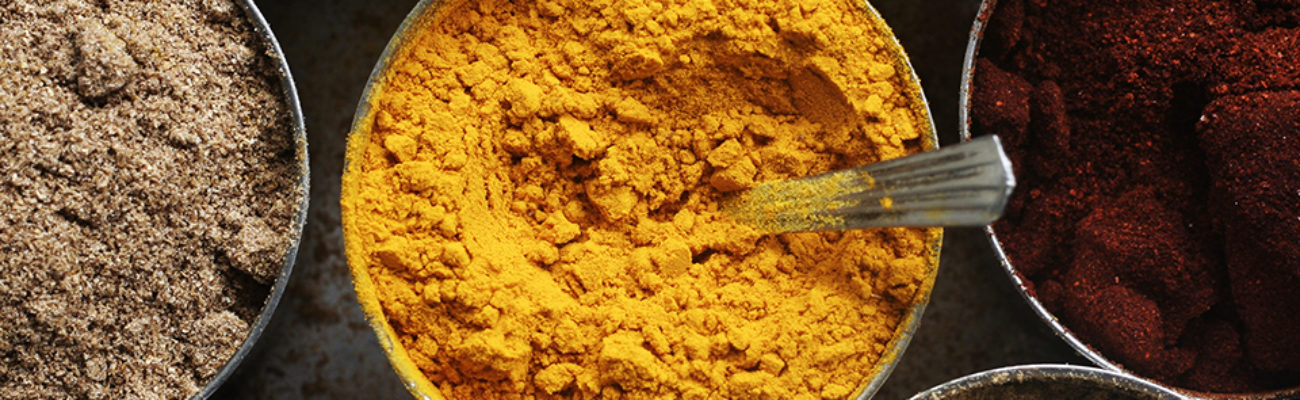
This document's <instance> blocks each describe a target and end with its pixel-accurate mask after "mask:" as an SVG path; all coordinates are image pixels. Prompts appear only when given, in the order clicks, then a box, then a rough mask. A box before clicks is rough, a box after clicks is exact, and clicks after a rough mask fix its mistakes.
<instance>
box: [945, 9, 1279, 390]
mask: <svg viewBox="0 0 1300 400" xmlns="http://www.w3.org/2000/svg"><path fill="white" fill-rule="evenodd" d="M996 7H997V0H983V1H982V2H981V4H980V9H979V12H978V13H977V14H976V17H975V22H974V24H973V25H972V26H971V30H970V39H969V42H968V43H967V46H966V57H965V60H964V61H963V64H962V76H961V89H960V92H959V93H958V96H957V104H958V110H957V112H958V122H959V124H960V126H961V131H960V136H961V140H962V141H967V140H970V138H971V131H970V127H971V115H970V110H971V91H972V86H973V83H974V80H975V58H976V56H977V55H978V54H979V46H980V41H981V40H982V39H983V37H984V30H985V29H986V28H987V25H988V21H989V19H990V18H991V17H992V15H993V12H994V10H995V8H996ZM984 233H985V236H987V237H988V239H989V244H990V245H992V246H993V251H994V254H996V255H997V258H998V262H999V263H1000V264H1002V269H1003V270H1004V271H1005V272H1006V273H1007V276H1008V277H1009V278H1011V283H1012V284H1014V285H1015V288H1016V291H1017V292H1019V293H1020V296H1021V297H1022V298H1024V299H1025V301H1026V302H1028V303H1029V308H1031V309H1033V310H1034V314H1036V315H1038V317H1039V319H1040V320H1042V321H1043V322H1044V323H1045V324H1047V326H1048V328H1050V329H1051V331H1052V333H1053V334H1055V335H1056V337H1058V338H1061V340H1064V341H1065V343H1066V344H1069V345H1070V347H1071V348H1073V349H1074V350H1075V352H1077V353H1079V355H1082V356H1083V357H1084V358H1087V359H1088V361H1092V362H1093V363H1094V364H1096V365H1097V366H1100V367H1102V368H1105V369H1107V370H1110V371H1115V372H1119V373H1124V374H1131V375H1136V374H1133V372H1132V371H1129V370H1128V369H1126V368H1124V367H1123V366H1122V365H1120V364H1118V363H1115V362H1113V361H1111V360H1110V359H1108V358H1106V356H1104V355H1102V354H1101V352H1099V351H1097V350H1096V349H1094V348H1092V346H1089V345H1088V344H1087V343H1084V342H1083V341H1082V340H1079V338H1078V337H1077V336H1075V335H1074V332H1072V331H1070V329H1069V328H1067V327H1066V326H1065V325H1064V324H1062V323H1061V321H1060V320H1059V319H1058V318H1057V317H1056V315H1055V314H1053V313H1052V312H1051V311H1049V310H1047V308H1046V307H1044V306H1043V303H1042V302H1040V301H1038V297H1036V296H1035V295H1034V294H1033V293H1031V292H1030V289H1029V285H1028V283H1027V282H1026V278H1025V277H1024V276H1023V275H1021V274H1020V272H1019V270H1017V269H1016V267H1015V266H1013V265H1012V264H1011V260H1010V259H1009V258H1008V257H1007V253H1006V251H1005V250H1004V249H1003V248H1002V242H1001V241H1000V240H998V238H997V234H996V233H995V232H994V231H993V225H989V226H986V227H984ZM1152 383H1153V384H1155V385H1158V386H1161V387H1164V388H1168V389H1170V390H1174V391H1177V392H1179V393H1182V394H1184V395H1188V396H1192V397H1194V398H1206V399H1224V400H1229V399H1231V400H1284V399H1294V398H1297V397H1300V387H1297V388H1292V389H1282V390H1275V391H1268V392H1260V393H1208V392H1200V391H1195V390H1190V389H1185V388H1180V387H1175V386H1171V385H1166V384H1164V383H1160V382H1152Z"/></svg>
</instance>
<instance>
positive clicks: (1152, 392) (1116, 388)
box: [911, 364, 1184, 400]
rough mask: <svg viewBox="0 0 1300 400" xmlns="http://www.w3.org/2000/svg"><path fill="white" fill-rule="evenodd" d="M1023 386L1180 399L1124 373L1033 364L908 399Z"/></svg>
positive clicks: (996, 394) (996, 392) (996, 393)
mask: <svg viewBox="0 0 1300 400" xmlns="http://www.w3.org/2000/svg"><path fill="white" fill-rule="evenodd" d="M1024 384H1042V385H1051V387H1052V389H1053V390H1054V391H1055V390H1057V389H1058V388H1059V390H1060V392H1059V393H1060V395H1065V394H1069V393H1071V392H1070V391H1071V390H1074V391H1078V392H1080V394H1084V393H1088V394H1111V395H1115V396H1116V397H1123V398H1129V399H1133V400H1180V399H1184V397H1183V396H1182V395H1179V394H1178V393H1175V392H1174V391H1171V390H1169V389H1166V388H1164V387H1162V386H1160V385H1157V384H1154V383H1151V382H1149V381H1146V380H1143V379H1141V378H1137V377H1134V376H1132V375H1129V374H1126V373H1116V372H1111V371H1107V370H1103V369H1097V368H1091V367H1080V366H1074V365H1065V364H1035V365H1020V366H1015V367H1006V368H998V369H994V370H988V371H984V372H979V373H975V374H971V375H967V376H964V377H961V378H957V379H954V380H951V381H948V382H945V383H943V384H941V385H939V386H935V387H933V388H931V389H930V390H926V391H924V392H921V393H919V394H917V395H915V396H912V398H911V400H939V399H954V400H962V399H968V398H1005V397H1006V396H1014V395H1015V394H1016V386H1017V385H1024ZM990 392H992V393H990ZM976 394H979V397H975V396H974V395H976ZM964 396H970V397H964ZM1058 396H1059V395H1058ZM1089 398H1091V397H1089Z"/></svg>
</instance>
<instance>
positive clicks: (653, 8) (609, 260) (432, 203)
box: [342, 0, 940, 399]
mask: <svg viewBox="0 0 1300 400" xmlns="http://www.w3.org/2000/svg"><path fill="white" fill-rule="evenodd" d="M427 14H429V15H426V16H424V17H422V18H421V20H420V21H419V23H418V24H417V25H415V26H416V28H413V29H412V30H411V31H410V32H411V33H410V35H409V37H406V38H404V39H403V42H401V43H400V44H399V45H398V47H396V48H395V49H394V51H393V52H392V55H391V58H389V59H388V60H386V62H387V68H385V69H384V70H383V71H382V72H381V75H380V76H378V80H377V81H376V83H375V84H374V86H373V88H372V91H371V94H370V96H369V97H368V98H367V99H366V101H367V103H366V106H367V107H368V109H367V111H366V114H365V115H364V116H363V119H362V120H360V121H359V122H358V123H357V125H356V127H355V131H354V132H353V134H352V136H351V138H350V142H349V146H348V155H347V156H348V161H349V164H348V166H347V169H346V171H345V173H344V182H343V198H342V207H343V223H344V233H345V239H346V244H347V246H346V247H347V256H348V262H349V264H350V266H351V268H352V269H353V272H354V274H355V276H356V277H357V289H358V296H359V297H360V298H361V299H362V302H363V304H367V305H368V307H370V306H369V305H371V304H377V305H376V306H374V308H370V309H368V310H369V312H372V313H378V312H379V309H380V306H382V315H377V317H378V318H380V320H379V321H378V323H379V324H381V326H383V327H384V328H383V329H385V330H387V331H388V333H389V334H391V335H392V338H393V340H394V341H395V343H393V345H394V346H396V347H397V348H398V349H399V350H398V352H399V353H401V354H402V355H401V357H402V358H403V359H404V360H405V359H408V358H409V360H410V361H411V362H413V364H414V366H416V367H418V368H419V370H420V371H421V372H422V373H423V375H424V377H427V378H428V380H429V381H430V382H432V384H433V385H434V386H436V387H437V389H438V391H440V392H441V394H442V395H445V396H447V397H449V398H454V399H471V398H473V399H478V398H591V397H606V398H630V399H645V398H665V399H669V398H685V399H706V398H780V399H787V398H794V399H815V398H828V399H830V398H845V397H847V396H849V395H850V394H852V393H854V392H855V391H860V390H862V387H863V384H864V383H865V382H866V381H867V378H868V376H867V375H868V374H869V373H870V372H871V371H872V370H873V366H875V365H876V364H877V362H878V361H880V358H881V357H882V353H883V352H884V351H885V349H886V346H887V344H888V343H889V342H890V340H891V338H893V337H894V336H895V334H896V332H897V330H898V327H899V325H900V321H902V320H903V319H904V318H906V316H907V313H908V312H909V310H910V309H911V308H912V306H913V304H914V303H915V302H916V301H918V300H920V299H921V298H922V296H924V295H925V293H923V292H924V291H925V289H926V288H928V287H929V286H928V285H929V282H930V281H928V280H931V279H933V272H934V268H936V257H937V254H935V250H934V248H933V245H934V244H935V243H937V241H938V239H939V235H940V230H938V229H905V228H897V229H879V230H860V231H849V232H842V233H841V232H829V233H803V234H782V235H764V234H761V233H760V232H758V231H755V230H754V229H752V228H750V227H747V226H744V225H742V224H738V223H736V222H734V221H731V220H728V219H726V218H725V217H724V215H723V214H722V213H720V212H719V211H718V207H719V203H720V202H721V201H722V199H724V198H725V197H726V195H727V194H728V193H729V192H733V191H736V190H739V189H744V188H748V187H751V186H753V185H754V184H755V183H756V182H764V181H769V180H775V179H786V178H792V177H798V176H804V175H809V174H814V173H820V172H824V171H828V170H833V169H841V168H846V167H849V166H853V165H859V164H864V163H869V162H875V161H880V160H885V159H891V158H896V157H899V156H902V155H905V154H908V153H912V152H916V151H920V150H922V149H927V148H930V147H932V146H933V143H930V141H929V140H930V139H929V136H928V135H923V134H922V133H923V132H929V126H928V125H927V123H928V117H927V116H926V114H925V111H924V109H923V108H922V107H921V106H920V101H919V100H918V99H919V88H917V87H915V85H914V84H913V83H912V82H911V81H910V80H909V78H908V76H909V75H910V72H909V71H908V70H907V69H906V68H907V67H906V62H905V59H904V58H903V56H902V53H901V52H900V51H899V50H898V49H896V48H894V47H893V45H892V42H891V41H890V39H889V35H890V32H889V30H888V28H886V27H885V26H884V24H883V23H882V22H880V21H879V20H878V19H876V18H874V17H873V16H872V15H871V14H869V13H867V12H866V11H864V10H863V9H862V8H861V6H860V5H855V4H853V3H852V2H850V1H847V0H843V1H842V0H817V1H806V0H799V1H789V0H785V1H782V0H778V1H771V0H648V1H626V2H623V1H610V0H595V1H591V0H539V1H531V0H528V1H525V0H519V1H513V2H512V1H499V0H463V1H458V2H455V1H454V2H449V3H446V4H444V5H443V6H441V7H439V9H438V11H437V12H436V13H427ZM372 316H373V315H372ZM431 394H432V395H433V396H434V397H437V393H431Z"/></svg>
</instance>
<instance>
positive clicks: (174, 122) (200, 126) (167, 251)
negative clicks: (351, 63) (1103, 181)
mask: <svg viewBox="0 0 1300 400" xmlns="http://www.w3.org/2000/svg"><path fill="white" fill-rule="evenodd" d="M266 54H267V53H266V51H265V49H264V48H263V46H262V42H261V39H260V38H259V37H258V36H257V35H256V34H255V33H254V32H253V29H252V26H251V24H250V23H249V22H248V21H246V20H245V19H244V18H243V14H242V12H241V11H240V10H239V7H238V6H237V5H235V4H233V3H231V2H230V1H229V0H215V1H213V0H203V1H175V2H151V1H77V0H54V1H25V0H12V1H0V87H3V88H5V89H4V90H0V399H19V398H22V399H44V398H60V399H62V398H113V399H117V398H143V399H153V398H159V399H161V398H169V399H174V398H186V397H189V396H192V395H193V394H194V393H196V392H197V391H198V390H199V389H200V388H201V387H202V386H203V385H204V384H205V383H206V381H207V380H208V379H210V378H211V377H212V376H213V375H215V374H216V372H217V371H218V370H219V369H220V368H221V367H222V365H224V364H225V362H226V361H227V360H228V359H229V358H230V356H231V355H232V354H234V352H235V350H236V349H237V348H238V346H239V345H240V343H241V342H242V341H243V339H244V338H245V337H246V336H247V335H248V331H249V327H250V326H251V325H252V323H253V321H254V319H255V318H256V317H257V315H258V313H259V312H260V310H261V308H262V307H263V305H264V303H265V300H266V296H267V294H268V290H269V288H270V283H271V282H272V281H274V279H275V278H276V276H278V275H279V272H280V269H281V264H282V262H283V259H284V257H285V255H286V253H287V252H288V250H289V248H290V246H291V244H292V237H293V234H294V232H295V231H296V229H295V226H294V217H295V216H296V215H297V213H298V211H299V207H300V206H301V205H300V204H298V203H299V202H298V200H299V199H300V198H301V197H302V190H303V188H302V187H301V186H300V185H299V183H298V176H299V175H300V173H301V172H302V171H300V170H299V167H298V165H299V164H298V161H299V159H298V153H297V145H296V144H295V141H294V137H293V135H292V130H291V121H290V116H289V112H288V106H287V104H286V102H285V100H284V98H283V96H282V95H281V88H280V86H279V83H278V82H279V80H278V78H277V75H276V74H275V68H274V66H273V65H272V60H271V59H270V58H269V57H268V56H267V55H266Z"/></svg>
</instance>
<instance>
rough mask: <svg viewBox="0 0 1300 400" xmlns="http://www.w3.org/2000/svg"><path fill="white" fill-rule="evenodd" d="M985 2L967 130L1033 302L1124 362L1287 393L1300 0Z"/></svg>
mask: <svg viewBox="0 0 1300 400" xmlns="http://www.w3.org/2000/svg"><path fill="white" fill-rule="evenodd" d="M1048 3H1049V2H1047V1H1046V0H1003V1H999V2H998V5H997V7H998V8H997V10H996V11H995V13H994V14H993V18H992V19H991V20H990V21H989V27H988V31H987V32H986V34H985V38H984V42H983V44H982V49H981V52H980V58H979V59H978V61H977V65H976V75H975V82H974V93H973V100H972V117H973V118H972V121H973V126H972V129H973V131H974V133H975V134H977V135H980V134H998V135H1001V136H1002V138H1003V139H1004V144H1005V145H1006V146H1007V150H1008V153H1009V155H1010V156H1011V158H1012V161H1013V163H1014V164H1015V166H1016V169H1017V178H1018V179H1019V181H1020V182H1021V186H1020V189H1019V190H1018V191H1017V193H1016V194H1015V195H1014V196H1013V198H1012V202H1011V204H1010V206H1009V207H1008V210H1007V214H1006V217H1005V218H1004V219H1003V220H1002V221H1001V222H999V223H998V224H997V225H995V229H996V231H997V233H998V236H999V237H1000V238H1001V239H1002V243H1003V245H1004V246H1005V248H1006V251H1007V253H1008V255H1009V257H1010V258H1011V261H1012V263H1013V264H1014V265H1016V267H1017V268H1018V269H1019V270H1020V272H1021V273H1022V274H1023V275H1024V276H1025V277H1027V278H1028V279H1029V280H1030V281H1031V282H1032V284H1033V288H1031V289H1032V290H1033V291H1034V292H1035V294H1036V295H1037V296H1038V297H1039V298H1040V299H1041V300H1042V301H1043V303H1044V304H1045V305H1046V306H1047V308H1048V309H1050V310H1051V311H1052V312H1053V313H1055V314H1056V315H1057V316H1058V317H1060V318H1061V320H1062V321H1063V322H1064V323H1065V324H1066V326H1068V327H1069V328H1070V329H1071V330H1073V331H1074V332H1075V333H1076V334H1077V335H1078V336H1079V337H1080V338H1081V339H1082V340H1083V341H1084V342H1086V343H1088V344H1090V345H1091V346H1093V347H1094V348H1096V349H1098V350H1099V351H1101V352H1102V353H1103V354H1105V355H1106V357H1108V358H1110V359H1112V360H1114V361H1116V362H1118V363H1120V364H1123V365H1124V366H1125V367H1126V368H1128V369H1130V370H1132V371H1134V372H1137V373H1139V374H1142V375H1145V376H1148V377H1152V378H1154V379H1157V380H1160V381H1163V382H1165V383H1168V384H1172V385H1175V386H1180V387H1185V388H1189V389H1194V390H1202V391H1212V392H1251V391H1261V390H1267V389H1278V388H1289V387H1296V386H1300V1H1296V0H1254V1H1203V0H1197V1H1174V0H1106V1H1095V0H1058V1H1052V2H1050V5H1048Z"/></svg>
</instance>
